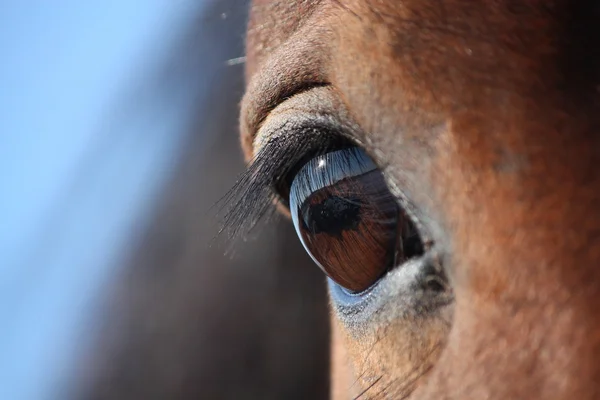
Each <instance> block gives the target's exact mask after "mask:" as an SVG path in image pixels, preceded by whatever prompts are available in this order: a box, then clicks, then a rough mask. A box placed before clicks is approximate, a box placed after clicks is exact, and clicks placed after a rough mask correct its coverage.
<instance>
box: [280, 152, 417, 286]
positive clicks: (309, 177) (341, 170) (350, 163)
mask: <svg viewBox="0 0 600 400" xmlns="http://www.w3.org/2000/svg"><path fill="white" fill-rule="evenodd" d="M290 200H291V201H290V206H291V210H290V211H291V212H292V217H293V219H294V224H295V227H296V231H297V232H298V235H299V236H300V238H301V240H302V243H303V244H304V247H305V248H306V250H307V251H308V252H309V253H310V255H311V257H312V258H313V260H314V261H316V263H317V264H318V265H319V267H320V268H321V269H322V270H323V271H324V272H325V273H326V274H327V275H328V276H329V277H330V278H331V279H332V280H334V281H335V282H336V283H338V284H339V285H340V286H342V287H344V288H346V289H349V290H351V291H354V292H361V291H363V290H365V289H368V288H369V287H370V286H371V285H373V284H374V283H375V282H377V280H378V279H379V278H380V277H381V276H382V275H383V274H385V273H386V272H387V271H388V270H389V269H390V268H392V267H393V266H394V265H395V264H396V263H399V262H400V263H401V262H403V261H404V260H405V259H407V258H411V257H415V256H418V255H419V254H421V253H422V251H423V246H422V243H421V239H420V238H419V236H418V234H417V232H416V229H415V228H414V226H413V225H412V223H411V221H410V219H409V218H407V217H406V215H404V213H403V212H402V210H401V209H400V207H399V206H398V203H397V202H396V199H395V198H394V196H393V195H392V194H391V193H390V191H389V189H388V187H387V185H386V183H385V180H384V178H383V175H382V173H381V171H379V170H378V169H377V168H376V167H375V166H374V164H373V162H372V161H371V160H370V159H369V158H368V156H367V155H366V154H365V153H364V152H362V150H360V149H356V148H354V149H348V150H340V151H337V152H333V153H329V154H328V155H327V157H324V158H321V159H318V158H317V159H314V162H309V163H308V164H306V166H305V167H303V168H302V169H301V170H300V171H299V172H298V174H297V175H296V177H295V178H294V182H293V183H292V186H291V190H290Z"/></svg>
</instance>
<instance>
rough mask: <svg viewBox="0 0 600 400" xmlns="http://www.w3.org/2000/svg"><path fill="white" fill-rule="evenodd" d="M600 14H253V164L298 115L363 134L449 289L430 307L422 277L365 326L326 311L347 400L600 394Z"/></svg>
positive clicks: (526, 6) (275, 6)
mask: <svg viewBox="0 0 600 400" xmlns="http://www.w3.org/2000/svg"><path fill="white" fill-rule="evenodd" d="M598 4H599V3H597V2H594V1H584V0H579V1H578V0H573V1H569V0H521V1H519V0H402V1H401V0H337V1H336V0H256V1H254V4H253V6H252V10H251V18H250V26H249V29H248V37H247V70H246V73H247V79H248V86H247V92H246V95H245V98H244V100H243V104H242V118H241V130H242V142H243V147H244V150H245V152H246V155H247V156H248V157H251V156H252V154H255V153H256V151H257V150H258V149H257V147H260V141H259V140H258V139H256V138H257V136H259V137H260V135H261V130H263V129H264V127H265V126H267V125H269V126H276V124H277V123H282V122H283V121H285V120H289V119H290V118H296V117H302V118H311V116H319V115H321V116H322V115H326V116H328V117H329V118H330V120H333V121H336V123H338V124H340V125H341V126H346V127H351V129H349V131H350V132H351V134H352V135H353V136H354V139H355V141H356V142H357V143H360V144H361V145H362V146H363V147H364V148H365V149H366V151H367V152H369V153H370V155H371V156H372V157H373V159H374V160H375V161H376V162H377V163H378V164H379V166H380V167H381V169H382V171H383V172H384V174H385V176H386V179H387V181H388V183H389V186H390V189H391V190H392V192H393V193H394V195H396V196H397V197H398V200H399V202H400V203H401V204H409V205H413V206H414V214H415V216H416V217H417V218H418V219H419V221H420V223H421V224H422V227H423V228H424V231H426V232H428V233H429V235H430V239H431V240H432V242H433V243H435V244H434V246H433V248H432V254H433V256H432V257H433V261H431V264H432V265H437V266H438V267H439V268H443V270H444V271H445V274H446V275H447V278H448V280H447V281H448V288H446V290H445V291H444V292H443V293H442V294H440V295H439V296H441V297H439V296H438V297H435V296H429V295H423V293H421V294H420V295H421V300H422V301H424V302H426V305H428V306H429V307H425V308H427V310H426V311H423V308H421V309H420V308H418V307H415V301H414V299H415V298H416V297H418V294H417V293H412V292H411V289H410V288H408V286H407V285H406V282H407V280H410V279H416V278H415V275H414V274H413V275H411V274H412V273H413V272H414V271H412V270H414V269H415V268H418V267H419V266H418V265H416V266H415V265H412V266H410V265H409V266H406V267H402V268H397V269H396V270H394V271H392V272H390V273H389V274H388V275H386V276H385V277H384V278H383V279H382V281H381V283H380V285H383V288H384V289H385V290H383V291H381V296H380V298H378V299H377V300H376V302H375V303H376V305H375V307H376V311H375V312H374V313H372V314H371V316H370V317H369V318H368V319H365V320H360V318H359V319H358V320H357V319H352V318H347V317H345V316H344V315H341V314H340V313H339V312H337V311H336V306H335V304H333V303H332V309H333V312H332V320H333V322H332V324H333V337H332V341H333V342H332V352H333V354H332V364H333V371H332V392H333V393H332V396H333V397H334V398H335V399H348V398H352V396H359V397H360V398H361V399H362V398H374V399H375V398H387V399H399V398H411V399H412V398H415V399H579V400H583V399H598V398H600V312H599V310H598V309H597V308H596V307H597V305H596V302H597V301H598V299H600V268H599V265H600V243H599V239H600V213H599V212H598V209H599V206H600V166H599V161H600V143H599V136H600V135H599V134H598V128H599V126H600V124H599V123H600V107H599V105H600V103H599V89H600V86H599V85H600V69H599V67H600V58H599V53H600V10H599V9H600V6H599V5H598ZM411 271H412V272H411ZM413 291H414V290H413ZM423 296H425V297H423ZM423 299H424V300H423ZM432 299H433V300H432ZM444 299H445V301H444ZM432 302H433V303H435V304H434V305H432V304H433V303H432Z"/></svg>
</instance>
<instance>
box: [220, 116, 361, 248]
mask: <svg viewBox="0 0 600 400" xmlns="http://www.w3.org/2000/svg"><path fill="white" fill-rule="evenodd" d="M353 145H355V144H354V143H353V141H352V140H351V139H350V138H348V137H346V136H345V135H343V134H341V133H340V132H338V131H336V130H335V129H329V128H327V127H323V126H318V127H317V126H311V125H307V126H304V127H302V128H300V129H298V127H295V128H294V130H293V131H289V132H284V133H282V134H279V135H274V136H273V137H272V138H270V139H269V140H268V142H267V143H266V144H265V145H263V147H262V148H261V149H260V150H259V152H258V153H257V154H256V156H255V157H254V159H253V160H252V161H251V162H250V164H249V166H248V168H247V169H246V171H245V172H244V173H243V174H242V175H241V176H240V178H239V179H238V181H237V182H236V183H235V185H234V186H233V188H232V189H231V190H230V191H229V192H228V193H227V194H226V195H225V196H224V197H223V198H222V199H221V200H220V201H219V203H218V204H219V214H221V215H223V219H222V221H223V222H222V227H221V229H220V230H219V235H221V234H226V235H227V237H228V239H229V240H232V241H233V240H235V239H237V238H239V237H243V236H245V235H247V234H248V233H250V232H251V231H252V230H253V229H254V228H255V227H256V226H257V225H258V224H259V223H260V222H261V221H268V220H270V219H271V218H272V217H273V215H274V214H275V210H276V208H275V207H274V204H275V202H276V200H277V201H279V203H281V204H282V205H284V206H285V207H286V208H287V207H288V195H289V188H290V185H291V180H292V179H293V177H294V175H295V174H296V172H298V170H299V169H300V168H301V167H302V166H303V165H304V164H305V163H306V162H307V161H309V160H310V159H312V158H313V157H316V156H318V155H320V154H323V153H327V152H329V151H331V150H338V149H343V148H346V147H349V146H353Z"/></svg>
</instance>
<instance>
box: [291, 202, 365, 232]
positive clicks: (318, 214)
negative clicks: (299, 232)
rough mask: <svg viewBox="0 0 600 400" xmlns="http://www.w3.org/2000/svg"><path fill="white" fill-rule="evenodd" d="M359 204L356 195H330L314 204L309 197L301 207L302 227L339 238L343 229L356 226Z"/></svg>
mask: <svg viewBox="0 0 600 400" xmlns="http://www.w3.org/2000/svg"><path fill="white" fill-rule="evenodd" d="M312 197H314V196H311V198H312ZM361 205H362V204H361V201H360V199H359V198H357V197H351V198H344V197H340V196H331V197H327V198H325V199H324V200H323V201H321V202H320V203H316V204H313V203H311V202H310V198H309V201H306V202H305V203H304V205H303V206H302V208H301V215H302V222H303V223H304V229H308V230H310V231H311V232H312V233H314V234H317V233H327V234H329V235H331V236H335V237H337V238H341V234H342V232H343V231H345V230H356V229H357V228H358V226H359V224H360V209H361Z"/></svg>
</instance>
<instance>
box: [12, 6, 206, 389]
mask: <svg viewBox="0 0 600 400" xmlns="http://www.w3.org/2000/svg"><path fill="white" fill-rule="evenodd" d="M194 4H197V2H195V1H192V0H187V1H183V0H178V1H176V0H119V1H104V2H84V1H74V0H73V1H72V0H58V1H44V0H35V1H22V0H3V1H2V2H0V51H1V54H2V60H3V61H2V63H0V194H1V197H0V221H2V224H1V227H2V228H1V229H0V318H1V319H0V320H1V321H2V326H1V327H0V398H3V399H19V400H21V399H23V400H27V399H32V400H34V399H35V400H37V399H45V398H55V397H56V396H58V395H57V393H58V392H56V390H57V389H58V388H59V387H60V383H61V379H64V377H65V376H67V375H68V366H69V365H70V364H69V361H70V360H71V361H72V359H73V357H74V354H75V353H76V351H77V348H78V347H81V346H83V345H85V343H79V341H80V338H82V337H85V336H86V331H85V330H86V329H92V326H91V325H90V324H88V323H85V316H86V312H87V311H89V308H90V307H92V304H93V299H94V296H96V295H97V294H98V291H99V290H100V288H101V286H102V283H103V282H106V281H107V280H108V279H110V276H111V274H113V273H114V272H115V270H114V269H115V268H114V267H115V265H117V260H118V258H119V255H120V254H122V253H123V251H124V250H126V246H127V241H126V239H127V237H128V235H130V234H131V232H132V231H133V230H135V227H136V223H139V222H140V221H141V220H142V219H143V215H144V212H145V211H147V210H148V209H149V207H151V205H152V202H153V200H154V199H155V198H156V194H157V193H158V191H159V189H160V186H161V184H162V183H164V182H165V180H166V179H167V178H168V176H169V172H170V171H172V168H173V166H174V164H175V163H176V160H177V156H178V154H179V152H180V151H181V147H182V143H183V139H184V137H183V136H184V133H185V124H186V122H187V121H189V118H190V115H191V114H192V112H193V111H192V109H191V107H192V105H193V104H194V102H193V99H192V93H191V92H190V91H186V90H183V91H182V90H173V91H172V92H165V93H163V92H161V90H164V88H162V87H161V86H160V85H158V86H153V85H152V83H151V82H152V80H153V79H156V76H157V75H156V74H157V71H158V70H159V69H160V67H161V66H163V64H164V61H165V58H166V56H167V54H168V52H169V50H171V48H170V46H172V45H173V43H174V41H175V40H176V39H177V38H178V36H177V35H178V34H182V33H183V32H181V30H180V29H178V28H177V27H181V26H186V24H185V22H186V21H187V20H186V18H189V17H190V15H191V14H194V13H192V12H190V11H195V9H194V8H193V7H194ZM196 7H197V6H196ZM123 110H125V111H123ZM66 350H68V351H66Z"/></svg>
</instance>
